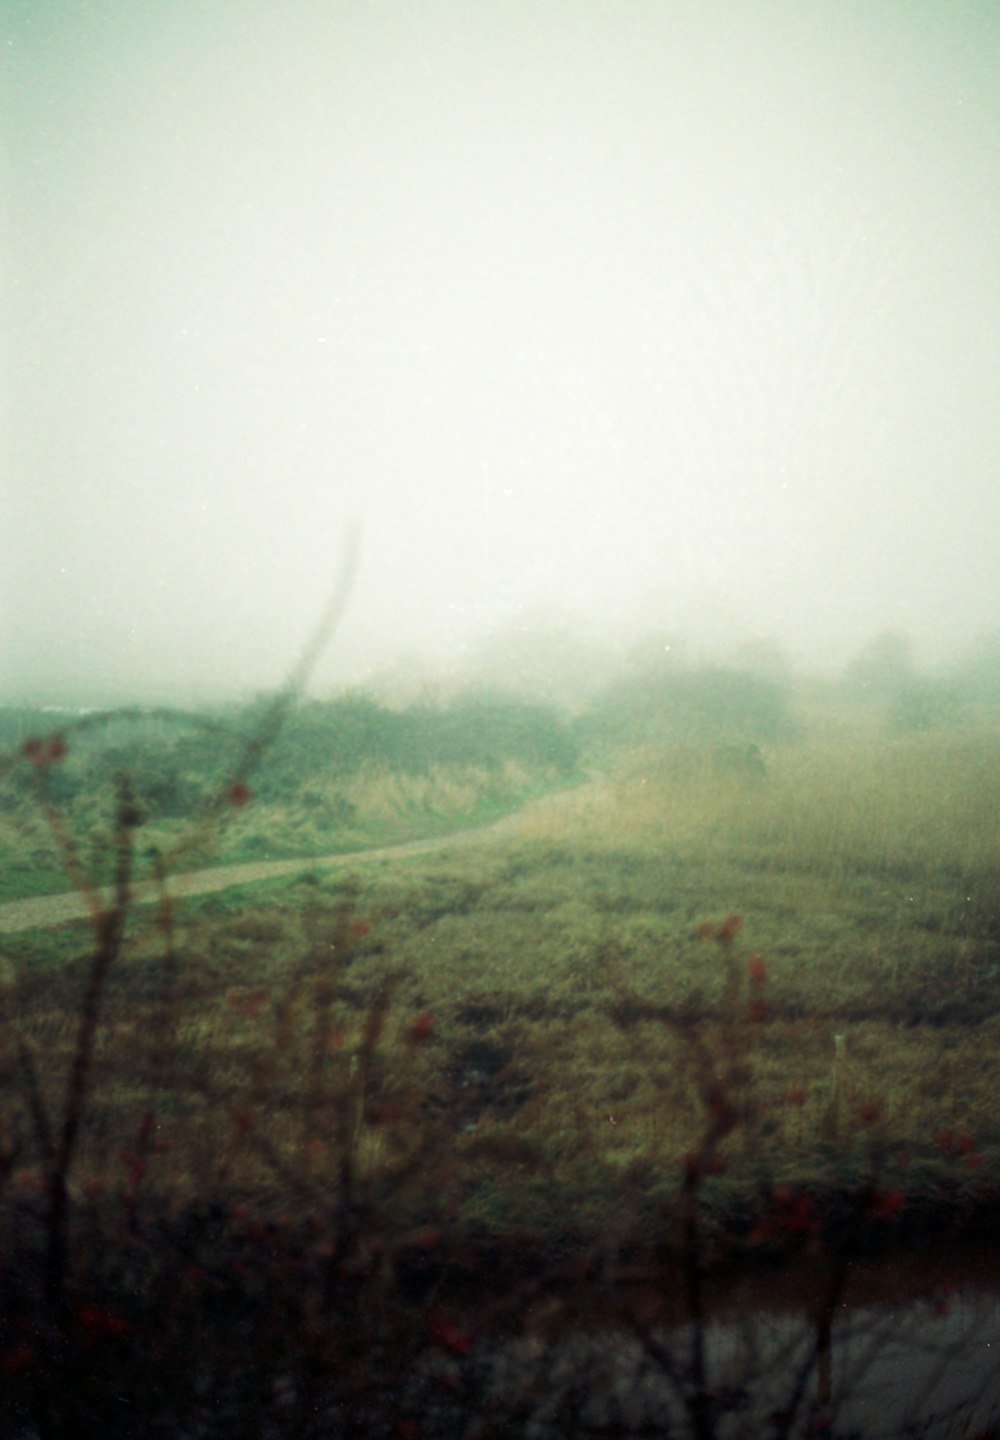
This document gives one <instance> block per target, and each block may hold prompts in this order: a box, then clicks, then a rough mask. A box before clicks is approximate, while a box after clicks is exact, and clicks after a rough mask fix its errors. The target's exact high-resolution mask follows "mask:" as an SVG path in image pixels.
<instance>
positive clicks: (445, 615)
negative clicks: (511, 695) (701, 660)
mask: <svg viewBox="0 0 1000 1440" xmlns="http://www.w3.org/2000/svg"><path fill="white" fill-rule="evenodd" d="M0 48H2V60H0V65H2V72H0V87H2V88H0V95H2V99H0V104H2V108H3V153H2V165H3V208H2V215H0V226H2V231H0V238H2V247H0V248H2V256H3V261H2V264H3V273H2V304H3V322H2V328H0V334H2V339H0V346H2V362H3V368H4V385H3V393H4V410H3V440H2V445H3V457H2V462H3V466H2V477H3V478H2V482H0V483H2V497H0V527H2V528H0V535H2V582H0V583H2V611H0V627H2V628H0V641H2V658H0V698H8V699H14V698H32V699H58V698H63V697H69V696H72V697H73V698H78V699H80V700H81V701H84V700H91V699H101V700H103V699H107V698H127V697H132V696H144V695H153V694H156V695H164V696H167V697H171V698H177V697H178V696H185V697H192V696H194V697H197V698H199V699H203V698H209V697H212V696H215V695H223V694H227V693H234V692H243V691H246V690H248V689H253V688H255V687H262V686H266V685H270V684H273V683H275V682H276V681H277V680H278V679H279V678H280V677H281V675H282V674H283V673H284V672H285V670H286V669H287V667H288V666H289V665H290V663H291V662H292V660H293V658H294V655H295V653H296V650H297V649H298V647H299V645H300V644H301V642H302V641H303V639H304V638H305V636H306V634H307V633H308V632H309V630H310V627H311V626H312V625H313V623H314V621H315V620H316V618H317V616H318V615H319V614H320V613H321V612H322V610H323V607H324V604H325V603H326V600H327V598H328V596H329V593H330V591H331V589H332V588H333V586H334V583H335V579H336V571H337V565H338V556H339V554H340V552H341V548H342V544H343V540H344V536H345V534H346V533H347V531H348V529H349V527H350V525H351V524H352V522H354V521H357V522H359V523H360V525H361V527H362V532H363V541H362V555H361V566H360V573H359V578H358V581H357V584H356V586H355V589H354V594H353V597H352V600H351V605H350V610H349V612H348V615H347V616H346V618H345V620H344V623H343V625H342V627H341V629H340V632H339V634H338V635H337V637H336V639H335V642H334V644H333V646H332V647H331V649H330V651H329V654H328V656H327V657H326V658H325V660H324V662H323V664H322V666H321V667H320V669H319V671H318V672H317V675H316V678H315V681H314V683H315V684H316V685H317V686H319V687H320V688H322V687H323V686H324V685H331V684H338V683H343V682H354V681H356V680H358V679H364V678H365V677H366V676H367V675H369V674H371V673H374V672H375V671H377V670H378V669H379V668H380V667H384V666H386V665H388V664H391V663H393V662H394V661H396V660H397V659H398V658H399V657H413V656H418V657H426V658H427V660H428V661H430V662H432V663H438V662H441V661H445V662H448V663H453V662H454V661H455V660H456V659H460V658H461V657H462V655H463V654H465V653H471V652H472V651H474V650H475V649H476V646H477V645H479V644H480V637H481V636H483V635H489V634H492V633H496V632H498V631H504V630H510V629H511V628H513V629H514V630H516V629H517V628H518V627H520V628H522V629H528V628H530V627H531V626H533V625H535V623H536V622H539V623H541V624H542V626H543V627H545V626H548V627H549V628H550V629H551V628H552V627H556V628H558V627H560V626H563V627H567V628H569V629H571V630H573V631H574V633H577V634H579V635H581V636H583V637H585V638H586V639H587V640H588V641H590V640H596V639H600V640H601V641H602V643H603V642H604V641H605V640H607V639H608V638H609V637H610V638H612V639H616V638H617V639H618V640H620V639H621V637H629V636H638V635H640V634H643V633H646V632H651V631H653V632H665V633H666V632H669V633H677V634H683V635H687V636H703V637H705V642H704V643H706V644H711V643H713V637H719V636H724V637H729V638H730V639H731V638H733V637H735V638H736V639H737V640H739V639H745V640H746V641H747V642H748V643H749V642H758V641H762V640H773V641H775V642H776V643H777V644H779V645H781V646H782V647H784V648H785V649H786V650H787V652H788V653H789V654H790V655H791V656H793V657H794V658H795V659H796V660H797V661H799V662H800V663H805V664H809V665H813V666H815V667H817V668H820V669H822V668H824V667H827V668H828V667H831V666H837V665H840V664H842V663H843V662H844V660H845V659H846V658H847V657H849V656H850V655H851V653H852V652H854V651H855V650H856V649H857V647H858V646H860V645H862V644H863V643H864V642H865V641H866V640H867V639H868V638H869V637H870V636H871V635H872V634H874V633H876V632H878V631H879V630H882V629H885V628H894V629H898V630H901V631H903V632H905V633H907V634H908V635H910V636H912V637H913V640H914V643H915V645H916V647H917V652H918V654H919V655H920V656H921V657H927V658H928V659H930V660H933V659H934V658H935V657H941V656H943V655H946V654H947V653H949V652H950V651H952V650H954V649H956V648H958V647H961V646H963V645H965V644H967V643H969V642H970V641H971V640H972V639H973V638H974V637H975V636H976V635H977V634H981V633H983V632H986V631H990V630H995V629H996V628H997V627H998V626H1000V566H998V564H997V556H998V554H1000V483H998V479H1000V477H998V469H997V455H998V453H1000V447H998V440H1000V406H998V404H997V376H998V374H1000V364H998V361H1000V354H998V337H1000V265H998V263H997V257H998V254H1000V187H998V176H1000V9H998V7H997V6H996V5H995V4H992V3H990V0H950V3H948V4H947V5H944V4H941V3H940V0H860V3H852V0H839V3H837V4H804V3H802V0H774V3H769V0H741V3H737V4H734V5H716V4H709V3H705V0H655V3H654V0H564V3H557V0H504V3H502V4H494V5H491V4H484V3H481V0H465V3H462V0H456V3H441V0H421V3H419V4H407V3H402V0H395V3H388V0H325V3H324V0H311V3H310V0H289V3H278V0H272V3H258V0H232V3H227V0H214V3H212V4H210V5H205V4H203V3H195V0H146V3H144V4H141V5H139V4H136V3H134V0H86V3H77V0H3V4H2V5H0Z"/></svg>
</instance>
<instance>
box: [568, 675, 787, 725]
mask: <svg viewBox="0 0 1000 1440" xmlns="http://www.w3.org/2000/svg"><path fill="white" fill-rule="evenodd" d="M792 731H793V724H792V719H791V712H790V702H789V692H788V689H787V688H786V686H784V685H783V684H782V683H780V682H779V681H777V680H775V679H771V678H768V677H765V676H762V675H758V674H754V673H753V672H751V671H748V670H737V669H725V668H722V667H703V668H698V669H687V668H679V667H676V666H671V665H664V666H659V667H656V666H650V667H649V668H646V669H643V670H641V671H639V672H637V673H635V674H633V675H630V676H628V677H627V678H625V679H622V680H620V681H618V682H616V683H615V684H614V685H611V686H609V687H608V689H606V690H605V691H604V692H603V694H602V695H600V696H599V697H598V698H597V699H596V700H595V702H594V703H593V705H592V706H591V707H590V709H589V711H588V712H587V713H586V714H585V715H584V716H582V717H581V719H580V721H579V722H578V724H577V733H578V735H579V736H580V739H581V741H582V742H584V743H590V744H598V745H600V744H604V745H620V744H644V743H647V742H650V741H663V740H673V741H696V742H710V743H720V742H722V743H730V744H731V743H734V742H737V741H742V742H746V743H753V742H757V741H771V742H773V741H776V740H781V739H783V738H786V737H789V736H790V735H791V734H792Z"/></svg>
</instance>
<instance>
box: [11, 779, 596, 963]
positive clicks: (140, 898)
mask: <svg viewBox="0 0 1000 1440" xmlns="http://www.w3.org/2000/svg"><path fill="white" fill-rule="evenodd" d="M594 783H600V782H599V781H591V782H588V785H585V786H581V787H577V788H574V789H573V790H564V791H561V792H560V793H558V794H556V795H545V796H543V797H542V798H541V799H540V800H533V801H531V802H530V803H529V804H527V805H525V806H523V807H522V808H521V809H520V810H515V811H514V813H513V814H512V815H505V816H504V818H503V819H502V820H494V821H492V822H491V823H490V824H489V825H477V826H476V828H475V829H473V830H453V831H450V832H449V834H447V835H439V836H437V837H436V838H435V839H431V840H408V841H404V842H403V843H401V844H398V845H380V846H378V847H377V848H376V849H374V850H348V851H340V852H338V853H337V854H335V855H313V856H303V857H302V858H301V859H298V860H255V861H251V862H249V863H247V864H243V865H216V866H214V867H212V868H210V869H208V870H188V871H184V872H182V873H181V874H178V875H171V877H170V880H169V889H170V894H171V895H172V896H174V897H175V898H178V899H179V898H182V897H184V896H188V895H209V894H211V893H212V891H214V890H228V889H230V888H231V887H232V886H235V885H254V884H256V883H257V882H258V881H260V880H273V879H274V878H275V877H276V876H279V875H294V874H296V873H297V872H300V871H307V870H333V869H336V868H338V867H339V866H343V865H356V864H359V863H362V862H364V861H368V860H401V859H404V858H405V857H406V856H409V855H432V854H434V852H435V851H438V850H448V849H455V848H456V847H457V846H464V845H471V844H474V843H475V842H477V841H482V840H486V839H490V840H495V839H504V838H516V837H517V836H518V835H519V834H520V833H521V830H522V828H523V825H524V821H525V819H526V818H527V817H528V816H531V815H535V814H537V813H538V812H539V811H541V810H548V809H550V808H551V807H553V806H561V805H563V804H565V803H566V802H567V801H568V800H570V799H572V798H574V797H579V795H580V793H581V790H582V789H587V788H589V785H590V784H594ZM159 897H160V889H159V886H158V884H157V883H156V881H155V880H143V881H140V882H139V884H138V885H136V886H135V888H134V889H133V891H132V903H133V904H135V905H151V904H153V903H154V902H155V901H156V900H158V899H159ZM89 913H90V911H89V907H88V905H87V902H86V900H84V898H83V896H82V895H80V894H79V893H78V892H77V891H76V890H70V891H68V892H64V893H63V894H61V895H35V896H32V897H31V898H30V899H26V900H8V901H6V902H5V903H4V904H2V905H0V935H12V934H14V932H15V931H18V930H39V929H47V928H48V927H50V926H53V925H65V924H66V923H67V922H69V921H72V920H85V919H86V918H87V917H88V915H89Z"/></svg>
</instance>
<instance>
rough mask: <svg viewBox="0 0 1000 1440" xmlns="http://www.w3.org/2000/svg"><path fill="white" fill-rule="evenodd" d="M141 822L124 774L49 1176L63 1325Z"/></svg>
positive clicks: (52, 1291) (53, 1295) (55, 1309)
mask: <svg viewBox="0 0 1000 1440" xmlns="http://www.w3.org/2000/svg"><path fill="white" fill-rule="evenodd" d="M138 822H139V815H138V812H137V811H136V808H135V804H134V802H133V796H132V789H131V786H130V784H129V781H128V777H127V776H122V777H121V778H120V780H119V786H118V815H117V825H116V830H115V885H114V900H113V903H112V904H111V905H110V906H109V907H108V908H107V909H103V910H102V911H101V912H100V914H99V915H98V917H97V922H96V941H97V943H96V946H95V949H94V954H93V957H92V958H91V962H90V973H89V975H88V976H87V986H86V989H85V991H84V996H83V1004H82V1008H81V1011H80V1023H79V1026H78V1028H77V1036H76V1046H75V1049H74V1053H73V1061H72V1064H71V1066H70V1073H69V1080H68V1083H67V1087H66V1098H65V1100H64V1102H63V1112H62V1125H61V1128H60V1133H59V1139H58V1143H57V1145H56V1149H55V1155H54V1158H53V1163H52V1169H51V1172H50V1175H49V1187H48V1189H49V1211H48V1217H47V1224H46V1235H47V1242H48V1243H47V1253H46V1263H45V1287H44V1288H45V1300H46V1304H47V1308H48V1310H49V1314H50V1316H51V1317H52V1318H53V1320H54V1321H55V1322H56V1324H57V1326H60V1322H61V1321H63V1320H64V1318H65V1317H64V1315H63V1313H62V1312H63V1310H64V1307H65V1299H66V1296H65V1281H66V1271H67V1264H68V1219H69V1175H70V1170H71V1169H72V1165H73V1158H74V1154H75V1151H76V1144H77V1140H78V1138H79V1134H80V1125H81V1122H82V1120H83V1115H84V1111H85V1109H86V1103H87V1099H88V1094H89V1084H90V1072H91V1067H92V1064H93V1058H94V1043H95V1040H96V1036H97V1030H98V1025H99V1023H100V1018H101V1003H102V1001H103V998H104V989H105V985H106V983H107V978H108V975H109V974H110V972H111V967H112V965H113V964H114V962H115V960H116V959H117V957H118V954H119V952H120V950H121V942H122V936H123V934H124V930H125V917H126V914H127V912H128V902H129V893H130V891H129V881H130V878H131V872H132V834H133V831H134V830H135V827H136V826H137V824H138Z"/></svg>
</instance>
